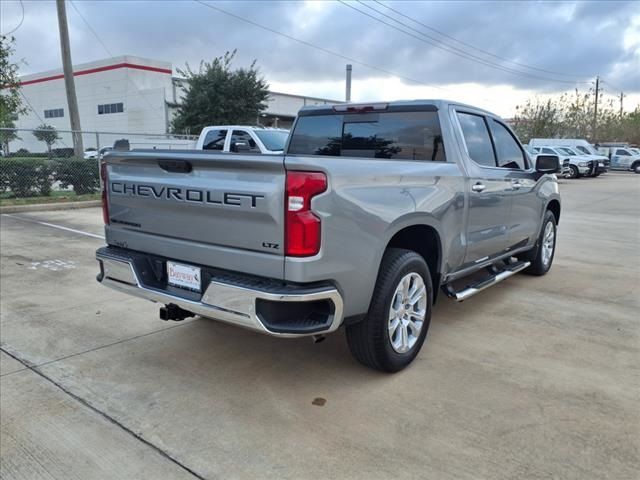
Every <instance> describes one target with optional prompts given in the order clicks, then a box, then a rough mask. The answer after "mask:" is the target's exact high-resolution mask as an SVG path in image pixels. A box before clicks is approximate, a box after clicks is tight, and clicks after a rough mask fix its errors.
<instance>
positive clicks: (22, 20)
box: [2, 0, 24, 37]
mask: <svg viewBox="0 0 640 480" xmlns="http://www.w3.org/2000/svg"><path fill="white" fill-rule="evenodd" d="M20 8H21V9H22V18H21V19H20V23H18V26H17V27H16V28H14V29H13V30H11V31H10V32H9V33H3V34H2V35H3V36H5V37H8V36H9V35H11V34H12V33H14V32H15V31H17V30H18V29H19V28H20V27H21V26H22V22H24V3H22V0H20Z"/></svg>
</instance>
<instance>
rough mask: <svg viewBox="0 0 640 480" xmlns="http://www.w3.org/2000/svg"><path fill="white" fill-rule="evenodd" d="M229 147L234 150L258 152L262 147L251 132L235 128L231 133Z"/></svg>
mask: <svg viewBox="0 0 640 480" xmlns="http://www.w3.org/2000/svg"><path fill="white" fill-rule="evenodd" d="M229 149H230V150H231V151H232V152H243V151H244V152H258V153H260V149H259V148H258V145H256V142H255V140H254V139H253V138H251V135H249V132H245V131H244V130H234V131H233V133H232V134H231V146H230V147H229Z"/></svg>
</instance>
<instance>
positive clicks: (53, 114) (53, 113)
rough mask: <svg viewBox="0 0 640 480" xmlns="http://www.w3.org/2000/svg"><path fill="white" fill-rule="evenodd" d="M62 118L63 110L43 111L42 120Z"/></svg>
mask: <svg viewBox="0 0 640 480" xmlns="http://www.w3.org/2000/svg"><path fill="white" fill-rule="evenodd" d="M60 117H64V108H53V109H51V110H45V111H44V118H60Z"/></svg>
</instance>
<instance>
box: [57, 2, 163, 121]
mask: <svg viewBox="0 0 640 480" xmlns="http://www.w3.org/2000/svg"><path fill="white" fill-rule="evenodd" d="M68 1H69V3H70V4H71V6H72V7H73V9H74V10H75V11H76V13H77V14H78V16H79V17H80V18H81V19H82V21H83V22H84V24H85V25H86V26H87V28H88V29H89V30H90V31H91V33H92V34H93V36H94V37H96V40H98V42H99V43H100V45H102V48H104V50H105V51H106V52H107V55H109V57H111V58H114V55H113V54H112V53H111V50H109V48H108V47H107V46H106V45H105V43H104V42H103V41H102V39H101V38H100V35H98V33H97V32H96V31H95V30H94V29H93V27H92V26H91V24H90V23H89V21H88V20H87V19H86V18H85V17H84V15H82V13H81V12H80V10H79V9H78V7H76V4H75V3H74V2H73V0H68ZM127 81H128V82H129V83H130V84H131V85H132V86H133V88H134V89H135V91H136V92H137V93H138V95H139V96H140V97H141V98H142V99H143V100H144V101H145V102H147V105H148V106H149V107H150V108H151V111H152V112H154V113H155V114H156V115H158V116H159V117H158V118H160V117H161V118H162V121H163V122H166V120H167V119H166V117H165V116H164V115H162V114H160V113H159V112H158V111H157V110H158V109H157V108H156V107H154V106H153V105H152V104H151V102H149V99H148V98H147V97H145V96H144V95H143V94H142V92H140V90H139V89H138V87H137V86H136V84H135V83H134V82H133V80H131V79H130V78H129V76H128V75H127Z"/></svg>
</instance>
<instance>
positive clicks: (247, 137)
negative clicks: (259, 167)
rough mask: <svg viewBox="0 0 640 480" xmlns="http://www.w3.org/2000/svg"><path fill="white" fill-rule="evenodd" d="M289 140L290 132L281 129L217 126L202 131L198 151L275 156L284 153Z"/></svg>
mask: <svg viewBox="0 0 640 480" xmlns="http://www.w3.org/2000/svg"><path fill="white" fill-rule="evenodd" d="M287 138H289V131H288V130H284V129H279V128H267V127H260V126H257V127H250V126H246V125H217V126H212V127H205V128H203V129H202V132H201V133H200V138H198V141H197V143H196V150H216V151H219V152H234V153H251V152H255V153H263V154H271V155H275V154H282V153H283V151H284V145H285V144H286V143H287Z"/></svg>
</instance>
